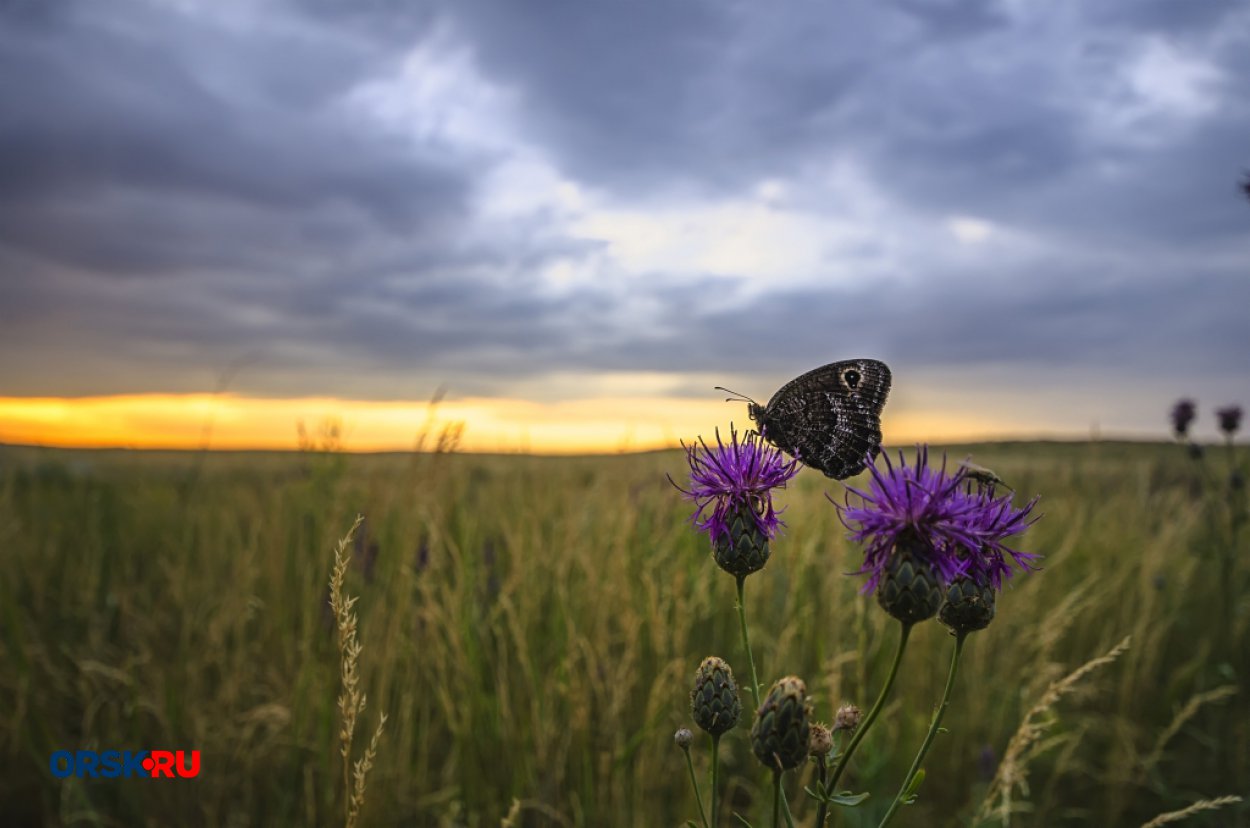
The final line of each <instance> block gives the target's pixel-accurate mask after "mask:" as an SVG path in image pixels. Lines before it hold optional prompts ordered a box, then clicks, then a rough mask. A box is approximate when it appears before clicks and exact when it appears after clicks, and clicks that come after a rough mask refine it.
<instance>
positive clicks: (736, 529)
mask: <svg viewBox="0 0 1250 828" xmlns="http://www.w3.org/2000/svg"><path fill="white" fill-rule="evenodd" d="M685 448H686V461H687V462H688V463H689V464H690V489H689V490H686V489H682V488H681V487H680V486H677V488H678V490H680V491H681V492H682V493H683V494H684V495H685V496H686V497H687V498H689V499H690V500H693V501H694V502H695V504H696V506H697V508H696V509H695V512H694V514H693V515H692V516H691V521H692V522H693V523H694V525H695V526H696V527H698V528H699V529H701V530H703V531H705V532H707V534H708V537H709V538H710V539H711V541H712V547H713V550H714V553H715V556H716V562H717V564H719V565H720V567H721V568H722V569H724V570H725V571H726V572H729V573H731V574H733V575H737V576H739V577H744V576H746V575H749V574H751V573H752V572H755V571H757V570H759V569H762V568H763V566H764V564H765V563H767V562H768V557H769V555H770V554H771V553H770V550H769V546H768V542H769V540H771V539H772V538H774V537H776V535H777V532H778V529H779V528H780V527H781V526H782V523H781V519H780V517H778V512H777V510H776V509H775V508H774V507H773V500H772V491H773V489H776V488H782V487H784V486H785V485H786V482H787V481H789V480H790V479H791V478H792V477H794V476H795V475H796V474H798V471H799V466H798V462H797V461H793V460H792V461H790V462H786V460H785V458H784V457H783V455H782V453H781V450H780V449H776V448H773V447H771V446H769V445H767V444H765V443H764V442H763V440H762V439H761V438H760V436H759V435H758V434H756V433H755V432H748V433H747V434H746V436H745V437H744V438H743V439H741V440H739V439H738V432H737V431H735V430H734V429H733V426H730V431H729V444H728V445H726V444H725V443H724V442H722V440H721V437H720V432H719V431H718V432H717V433H716V446H715V447H710V446H708V444H707V443H706V442H704V441H703V440H702V439H700V440H699V442H698V443H697V444H696V445H692V446H686V447H685ZM670 481H671V478H670ZM673 485H674V486H676V485H677V484H676V483H674V484H673Z"/></svg>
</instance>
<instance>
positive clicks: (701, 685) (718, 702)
mask: <svg viewBox="0 0 1250 828" xmlns="http://www.w3.org/2000/svg"><path fill="white" fill-rule="evenodd" d="M690 712H691V714H692V715H693V716H694V723H695V724H697V725H698V726H699V727H701V728H703V730H705V731H707V732H708V733H710V734H711V735H713V736H719V735H721V734H722V733H724V732H725V731H727V730H729V729H731V728H732V727H733V726H734V725H736V724H737V723H738V718H739V716H741V715H742V702H741V701H739V699H738V685H737V684H736V683H735V682H734V674H733V670H731V669H730V668H729V665H728V664H727V663H726V662H725V660H724V659H723V658H717V657H716V656H708V657H707V658H705V659H703V663H702V664H700V665H699V669H698V670H697V671H696V672H695V674H694V688H693V689H692V690H691V691H690Z"/></svg>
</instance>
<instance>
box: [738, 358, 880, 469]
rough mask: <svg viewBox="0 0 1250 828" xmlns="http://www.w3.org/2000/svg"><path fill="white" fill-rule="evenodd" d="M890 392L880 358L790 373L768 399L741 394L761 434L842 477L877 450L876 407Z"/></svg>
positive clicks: (806, 461)
mask: <svg viewBox="0 0 1250 828" xmlns="http://www.w3.org/2000/svg"><path fill="white" fill-rule="evenodd" d="M719 390H722V391H724V390H726V389H724V388H721V389H719ZM729 393H731V394H732V393H734V392H732V391H730V392H729ZM889 393H890V369H889V367H888V366H887V365H886V364H885V363H884V362H879V361H878V360H875V359H847V360H842V361H841V362H831V363H829V364H828V365H822V366H821V367H820V368H816V369H814V370H812V371H808V372H807V373H806V374H802V375H801V376H798V377H795V378H794V379H792V380H790V381H789V382H787V383H786V384H785V385H783V386H781V389H780V390H779V391H777V393H776V394H773V396H772V399H770V400H769V401H768V405H760V404H759V403H757V402H755V401H754V400H752V399H750V398H748V397H743V399H745V400H746V402H747V403H748V406H747V412H748V413H749V414H750V415H751V419H752V420H754V421H755V422H756V424H757V425H758V426H759V431H760V435H761V436H763V438H764V439H765V440H767V441H768V442H770V443H772V444H773V445H774V446H776V447H777V448H779V449H781V450H782V451H784V452H786V453H787V454H790V455H792V456H794V458H795V459H797V460H798V461H799V462H801V463H802V464H803V465H805V466H810V467H812V468H813V469H817V470H819V471H821V472H823V473H824V474H825V476H826V477H832V478H834V479H835V480H844V479H846V478H848V477H850V476H852V475H855V474H859V473H860V472H861V471H863V470H864V467H865V466H866V465H867V463H868V458H869V457H870V456H871V457H876V455H877V452H878V451H880V450H881V410H882V409H883V408H885V400H886V397H887V396H889ZM739 396H741V395H739Z"/></svg>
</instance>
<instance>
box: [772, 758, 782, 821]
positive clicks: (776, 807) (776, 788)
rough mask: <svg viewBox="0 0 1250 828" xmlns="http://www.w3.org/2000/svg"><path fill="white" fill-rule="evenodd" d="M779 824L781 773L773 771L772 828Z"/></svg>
mask: <svg viewBox="0 0 1250 828" xmlns="http://www.w3.org/2000/svg"><path fill="white" fill-rule="evenodd" d="M780 824H781V771H773V828H777V826H778V825H780Z"/></svg>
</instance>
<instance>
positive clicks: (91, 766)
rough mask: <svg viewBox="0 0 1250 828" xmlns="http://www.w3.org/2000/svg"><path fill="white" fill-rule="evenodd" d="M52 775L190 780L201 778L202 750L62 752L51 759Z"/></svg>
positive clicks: (54, 754)
mask: <svg viewBox="0 0 1250 828" xmlns="http://www.w3.org/2000/svg"><path fill="white" fill-rule="evenodd" d="M48 766H49V767H50V768H51V770H52V775H53V776H55V777H57V778H58V779H65V778H66V777H69V776H77V777H96V776H102V777H104V778H106V779H115V778H117V777H122V778H124V779H129V778H130V777H132V776H148V777H151V778H153V779H160V778H162V777H164V778H166V779H173V778H174V777H176V776H177V777H181V778H183V779H190V778H192V777H194V776H199V775H200V752H199V751H198V750H101V751H95V750H75V751H70V750H58V751H56V752H55V753H53V754H52V758H51V759H49V760H48Z"/></svg>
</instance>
